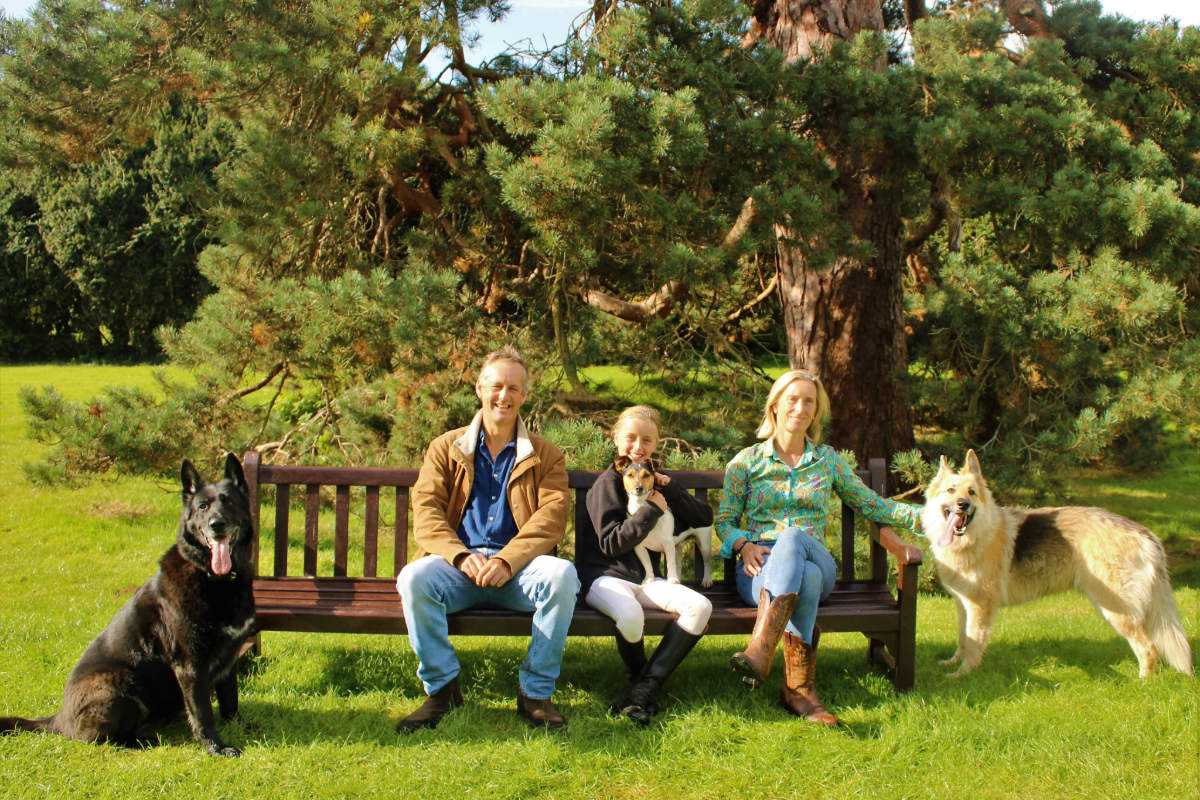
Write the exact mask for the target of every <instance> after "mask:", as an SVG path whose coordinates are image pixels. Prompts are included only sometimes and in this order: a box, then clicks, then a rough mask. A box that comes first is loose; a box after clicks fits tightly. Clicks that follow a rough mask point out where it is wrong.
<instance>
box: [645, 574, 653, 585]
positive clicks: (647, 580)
mask: <svg viewBox="0 0 1200 800" xmlns="http://www.w3.org/2000/svg"><path fill="white" fill-rule="evenodd" d="M652 583H654V576H653V575H649V576H647V577H646V579H645V580H643V581H642V586H649V585H650V584H652Z"/></svg>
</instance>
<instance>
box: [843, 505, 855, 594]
mask: <svg viewBox="0 0 1200 800" xmlns="http://www.w3.org/2000/svg"><path fill="white" fill-rule="evenodd" d="M841 510H842V580H844V581H852V580H854V509H852V508H850V506H848V505H846V504H845V503H843V504H842V509H841Z"/></svg>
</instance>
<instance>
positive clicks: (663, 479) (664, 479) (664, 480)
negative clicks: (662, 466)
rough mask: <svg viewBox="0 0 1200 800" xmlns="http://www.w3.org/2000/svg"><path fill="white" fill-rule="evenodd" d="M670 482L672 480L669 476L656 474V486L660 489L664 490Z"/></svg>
mask: <svg viewBox="0 0 1200 800" xmlns="http://www.w3.org/2000/svg"><path fill="white" fill-rule="evenodd" d="M670 482H671V478H670V477H669V476H667V475H663V474H662V473H661V472H656V473H654V485H655V486H657V487H658V488H659V489H661V488H663V487H664V486H666V485H667V484H668V483H670Z"/></svg>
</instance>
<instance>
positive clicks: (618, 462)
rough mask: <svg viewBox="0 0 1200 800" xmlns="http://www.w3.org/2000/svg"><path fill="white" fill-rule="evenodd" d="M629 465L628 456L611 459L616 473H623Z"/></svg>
mask: <svg viewBox="0 0 1200 800" xmlns="http://www.w3.org/2000/svg"><path fill="white" fill-rule="evenodd" d="M629 463H630V462H629V456H617V457H616V458H614V459H613V467H614V468H615V469H616V470H617V472H624V471H625V468H626V467H628V466H629Z"/></svg>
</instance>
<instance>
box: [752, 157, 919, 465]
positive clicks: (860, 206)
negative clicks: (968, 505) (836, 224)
mask: <svg viewBox="0 0 1200 800" xmlns="http://www.w3.org/2000/svg"><path fill="white" fill-rule="evenodd" d="M840 183H842V184H843V185H842V186H841V187H840V188H841V189H842V192H843V195H844V197H845V202H844V203H843V205H842V210H843V213H844V214H845V216H847V217H848V218H849V219H850V221H851V224H852V225H853V227H854V232H855V234H856V235H857V236H858V238H859V239H863V240H865V241H869V242H871V243H872V244H873V245H874V246H875V253H876V255H875V257H874V258H872V259H870V260H865V261H863V260H859V259H854V258H849V257H845V256H842V257H839V258H837V259H836V260H835V261H834V263H833V265H832V266H831V267H829V268H827V269H820V270H818V269H810V268H809V265H808V263H807V260H806V258H805V254H804V251H803V250H802V249H801V248H798V247H791V246H788V245H787V244H785V243H784V242H783V241H782V240H783V239H785V238H790V237H789V236H788V232H787V229H786V228H785V227H784V226H782V225H777V226H776V232H777V234H778V235H779V237H780V239H781V242H780V245H779V247H778V248H777V257H778V264H779V294H780V297H781V298H782V300H783V315H784V326H785V328H786V330H787V337H788V358H789V360H790V361H791V364H792V367H793V368H794V369H798V368H804V369H808V370H811V371H813V372H815V373H816V374H817V375H820V376H821V379H822V381H823V382H824V383H825V388H826V389H827V390H828V392H829V399H830V403H831V405H832V406H833V420H832V423H831V426H830V432H829V438H828V442H829V443H831V444H833V445H834V446H835V447H838V448H842V449H847V450H853V451H854V453H855V455H857V456H858V458H859V462H860V465H861V466H865V465H866V459H868V458H875V457H880V456H882V457H884V458H888V459H890V458H891V457H892V455H894V454H895V453H898V452H902V451H904V450H908V449H910V448H912V447H913V446H914V440H913V432H912V420H911V417H910V416H909V413H908V402H907V397H906V388H905V382H904V374H905V372H906V371H907V368H908V347H907V343H906V340H905V332H904V287H903V283H902V276H903V265H904V257H903V248H904V236H903V234H904V224H903V222H902V220H901V219H900V210H899V207H898V205H897V204H896V203H895V202H888V201H885V200H882V199H880V198H876V197H872V196H871V195H870V194H869V193H867V192H864V191H863V188H862V187H861V186H858V185H855V184H857V181H854V180H852V179H843V180H841V181H840ZM803 235H804V232H803V231H793V232H792V233H791V236H803Z"/></svg>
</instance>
